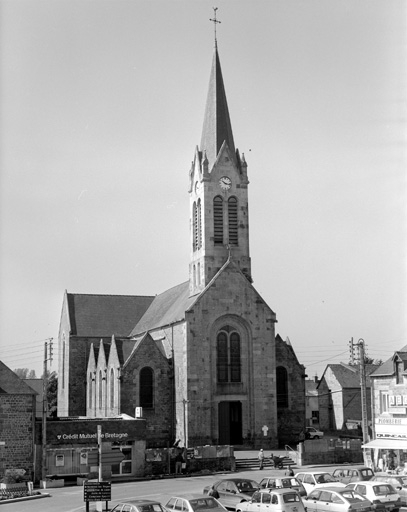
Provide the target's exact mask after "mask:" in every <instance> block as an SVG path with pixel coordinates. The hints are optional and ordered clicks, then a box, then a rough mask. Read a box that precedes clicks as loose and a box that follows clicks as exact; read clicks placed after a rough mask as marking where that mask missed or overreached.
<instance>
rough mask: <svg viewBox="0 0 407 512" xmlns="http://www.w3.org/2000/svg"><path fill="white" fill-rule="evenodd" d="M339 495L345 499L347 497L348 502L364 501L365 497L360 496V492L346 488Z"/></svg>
mask: <svg viewBox="0 0 407 512" xmlns="http://www.w3.org/2000/svg"><path fill="white" fill-rule="evenodd" d="M341 496H343V497H344V498H345V499H347V500H348V501H349V502H350V503H357V502H359V501H364V500H365V499H366V498H365V497H364V496H362V495H361V494H359V493H357V492H355V491H351V490H347V491H344V492H342V493H341Z"/></svg>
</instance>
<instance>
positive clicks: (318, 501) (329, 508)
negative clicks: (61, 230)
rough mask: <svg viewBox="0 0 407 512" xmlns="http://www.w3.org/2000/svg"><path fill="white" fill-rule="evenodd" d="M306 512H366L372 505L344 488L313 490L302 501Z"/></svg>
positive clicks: (372, 508) (364, 498) (352, 491)
mask: <svg viewBox="0 0 407 512" xmlns="http://www.w3.org/2000/svg"><path fill="white" fill-rule="evenodd" d="M304 504H305V507H306V509H307V512H368V511H370V510H374V507H373V504H372V502H371V501H369V500H368V499H367V498H366V497H365V496H362V495H361V494H359V493H357V492H355V491H354V490H352V489H347V488H346V487H334V486H332V487H323V488H322V489H314V490H313V491H312V492H310V493H309V495H308V497H307V498H305V499H304Z"/></svg>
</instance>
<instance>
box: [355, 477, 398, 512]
mask: <svg viewBox="0 0 407 512" xmlns="http://www.w3.org/2000/svg"><path fill="white" fill-rule="evenodd" d="M346 488H347V489H353V490H354V491H356V492H358V493H359V494H362V495H363V496H365V497H366V498H367V499H368V500H370V501H371V502H372V503H373V505H376V508H377V509H380V508H381V509H383V506H384V507H385V508H386V510H393V511H394V512H397V511H398V510H399V508H400V507H401V501H400V495H399V494H398V493H397V492H396V489H395V488H394V487H393V486H392V485H390V484H388V483H385V482H374V481H372V480H369V481H368V482H352V483H350V484H348V485H347V486H346Z"/></svg>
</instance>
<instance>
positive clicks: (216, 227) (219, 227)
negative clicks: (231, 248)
mask: <svg viewBox="0 0 407 512" xmlns="http://www.w3.org/2000/svg"><path fill="white" fill-rule="evenodd" d="M213 241H214V244H215V245H222V244H223V199H222V198H221V197H220V196H216V197H214V199H213Z"/></svg>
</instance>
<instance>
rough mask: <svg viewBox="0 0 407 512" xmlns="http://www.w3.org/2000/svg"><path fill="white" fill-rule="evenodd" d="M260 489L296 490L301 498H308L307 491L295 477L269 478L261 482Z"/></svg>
mask: <svg viewBox="0 0 407 512" xmlns="http://www.w3.org/2000/svg"><path fill="white" fill-rule="evenodd" d="M260 489H294V490H295V491H297V492H298V493H299V495H300V496H306V495H307V491H306V490H305V487H304V486H303V485H302V483H301V482H300V481H299V480H297V479H296V478H295V477H293V476H289V477H285V478H280V477H275V476H272V477H269V478H263V479H262V480H260Z"/></svg>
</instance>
